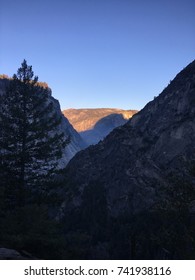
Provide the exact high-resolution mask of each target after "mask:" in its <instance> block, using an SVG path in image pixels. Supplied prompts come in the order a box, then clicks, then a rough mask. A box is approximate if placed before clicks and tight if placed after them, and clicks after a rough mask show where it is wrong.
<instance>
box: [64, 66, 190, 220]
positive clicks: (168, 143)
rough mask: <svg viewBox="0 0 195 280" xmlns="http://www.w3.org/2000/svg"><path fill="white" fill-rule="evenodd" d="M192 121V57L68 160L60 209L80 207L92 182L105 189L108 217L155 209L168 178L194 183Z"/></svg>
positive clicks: (168, 181) (168, 184) (163, 197)
mask: <svg viewBox="0 0 195 280" xmlns="http://www.w3.org/2000/svg"><path fill="white" fill-rule="evenodd" d="M194 120H195V61H194V62H192V63H191V64H189V65H188V66H187V67H186V68H185V69H184V70H183V71H181V72H180V73H179V74H178V75H177V76H176V77H175V79H174V80H173V81H172V82H171V83H170V84H169V85H168V86H167V88H165V89H164V90H163V92H162V93H161V94H160V95H159V96H158V97H156V98H155V99H154V100H153V101H151V102H149V103H148V104H147V105H146V106H145V107H144V109H143V110H141V111H140V112H139V113H137V114H136V115H135V116H133V117H132V119H130V120H129V121H128V122H127V123H126V124H125V125H124V126H121V127H119V128H116V129H115V130H113V131H112V132H111V133H110V134H109V135H108V136H107V137H106V138H105V140H104V141H101V142H100V143H99V144H98V145H96V146H91V147H89V148H88V149H86V150H85V151H81V152H80V153H78V154H77V155H76V156H75V157H74V158H73V159H72V160H71V161H70V163H69V164H68V166H67V169H66V178H67V180H68V181H69V185H70V186H71V190H69V191H67V192H66V191H65V193H66V194H65V195H64V197H65V201H64V209H74V208H75V207H80V206H81V205H82V203H83V193H84V192H85V189H86V188H87V187H88V186H90V185H91V184H93V182H96V185H100V186H102V187H103V188H104V189H105V192H106V201H107V209H108V211H109V213H110V214H111V215H112V216H118V215H119V214H121V213H137V212H140V211H143V210H146V209H150V208H151V207H155V205H158V204H159V203H161V202H162V201H163V200H165V197H166V192H167V188H169V186H170V185H171V183H170V178H182V180H184V179H185V180H186V181H187V182H189V184H191V185H195V172H194V171H193V172H192V170H194V169H193V168H195V121H194ZM97 182H98V183H97ZM70 193H74V199H69V201H68V200H66V197H68V198H70Z"/></svg>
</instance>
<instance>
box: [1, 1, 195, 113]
mask: <svg viewBox="0 0 195 280" xmlns="http://www.w3.org/2000/svg"><path fill="white" fill-rule="evenodd" d="M1 2H2V1H1ZM0 9H1V10H0V42H1V45H0V66H1V67H0V73H2V74H3V73H4V74H8V75H10V76H12V75H13V74H14V73H16V71H17V69H18V67H20V64H21V62H22V61H23V59H24V58H25V59H26V60H27V62H28V64H29V65H32V66H33V70H34V72H35V74H36V75H38V76H39V80H40V81H45V82H47V83H48V84H49V86H50V87H51V88H52V92H53V96H54V97H55V98H57V99H58V100H59V101H60V104H61V108H62V109H66V108H97V107H114V108H124V109H141V108H142V107H143V106H144V105H145V104H146V103H147V102H149V101H150V100H152V99H153V97H154V96H156V95H158V94H159V93H160V92H161V91H162V90H163V88H164V87H166V86H167V84H168V83H169V81H170V80H171V79H173V78H174V77H175V75H176V74H177V73H178V72H179V71H180V70H182V69H183V68H184V67H185V66H186V65H187V64H188V63H190V62H191V61H192V60H194V59H195V55H194V54H195V16H194V14H195V1H194V0H183V1H181V0H173V1H172V0H55V1H50V0H47V1H46V0H42V1H40V0H34V1H27V0H26V1H24V0H15V1H13V0H6V1H3V3H1V8H0Z"/></svg>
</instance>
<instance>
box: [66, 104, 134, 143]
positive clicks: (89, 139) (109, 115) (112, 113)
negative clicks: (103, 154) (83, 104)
mask: <svg viewBox="0 0 195 280" xmlns="http://www.w3.org/2000/svg"><path fill="white" fill-rule="evenodd" d="M137 112H138V111H136V110H121V109H113V108H100V109H99V108H98V109H67V110H64V111H63V114H64V115H65V116H66V117H67V118H68V120H69V121H70V123H71V124H72V125H73V127H74V128H75V129H76V130H77V131H78V132H79V134H80V135H81V137H82V138H83V140H84V141H85V142H86V143H87V145H88V146H89V145H94V144H97V143H98V142H99V141H100V140H103V139H104V138H105V137H106V136H107V135H108V134H109V133H110V132H111V131H112V130H113V129H114V128H116V127H118V126H121V125H124V124H125V123H126V122H127V121H128V120H129V119H130V118H131V117H132V116H133V115H134V114H135V113H137Z"/></svg>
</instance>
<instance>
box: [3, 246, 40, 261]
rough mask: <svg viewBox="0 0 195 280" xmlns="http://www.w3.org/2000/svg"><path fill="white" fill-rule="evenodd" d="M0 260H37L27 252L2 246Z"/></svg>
mask: <svg viewBox="0 0 195 280" xmlns="http://www.w3.org/2000/svg"><path fill="white" fill-rule="evenodd" d="M0 260H35V258H34V257H33V256H32V255H30V254H29V253H27V252H24V251H22V252H20V253H19V252H18V251H16V250H13V249H8V248H0Z"/></svg>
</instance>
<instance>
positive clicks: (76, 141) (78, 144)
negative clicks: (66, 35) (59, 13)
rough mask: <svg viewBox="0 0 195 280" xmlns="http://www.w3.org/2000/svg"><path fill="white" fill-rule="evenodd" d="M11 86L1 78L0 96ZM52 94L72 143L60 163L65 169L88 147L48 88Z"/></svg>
mask: <svg viewBox="0 0 195 280" xmlns="http://www.w3.org/2000/svg"><path fill="white" fill-rule="evenodd" d="M8 84H9V79H8V78H4V76H3V77H1V78H0V94H3V93H4V92H5V90H6V86H7V85H8ZM39 84H40V85H41V86H43V87H47V84H46V83H39ZM48 91H49V92H50V101H52V103H53V104H54V107H55V109H56V112H57V114H58V115H60V116H62V122H61V125H60V130H61V132H64V134H65V137H67V138H68V137H69V136H70V143H69V144H68V145H67V146H66V147H65V149H64V152H63V157H62V159H61V161H60V163H59V167H62V168H63V167H65V166H66V165H67V163H68V162H69V160H70V159H71V158H72V157H73V156H74V155H75V154H76V153H77V152H79V151H80V150H82V149H84V148H85V147H86V143H85V142H84V141H83V139H82V138H81V136H80V135H79V134H78V133H77V131H76V130H75V129H74V128H73V126H72V125H71V124H70V123H69V121H68V119H67V118H66V117H65V116H64V115H63V114H62V113H61V109H60V104H59V102H58V100H56V99H55V98H53V97H52V91H51V89H50V88H48Z"/></svg>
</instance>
